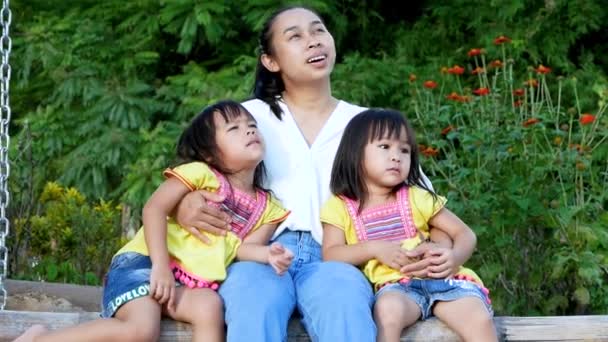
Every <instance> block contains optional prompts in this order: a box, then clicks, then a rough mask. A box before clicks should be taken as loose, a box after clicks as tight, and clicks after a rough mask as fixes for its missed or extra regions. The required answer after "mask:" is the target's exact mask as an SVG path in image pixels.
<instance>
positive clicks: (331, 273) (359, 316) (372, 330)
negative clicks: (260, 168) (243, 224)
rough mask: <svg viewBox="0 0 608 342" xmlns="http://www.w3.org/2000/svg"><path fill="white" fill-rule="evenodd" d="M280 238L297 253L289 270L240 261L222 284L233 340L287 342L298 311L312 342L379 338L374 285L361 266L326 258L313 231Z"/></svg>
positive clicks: (234, 341)
mask: <svg viewBox="0 0 608 342" xmlns="http://www.w3.org/2000/svg"><path fill="white" fill-rule="evenodd" d="M276 241H278V242H280V243H281V244H283V246H285V247H286V248H289V249H290V250H291V251H292V252H293V253H294V259H293V262H292V265H291V267H290V268H289V272H287V273H286V274H284V275H283V276H278V275H277V274H276V273H275V272H274V270H273V269H272V267H270V266H269V265H266V264H260V263H256V262H237V263H235V264H233V265H232V266H230V267H229V268H228V277H227V278H226V281H225V282H224V283H223V284H222V286H221V287H220V289H219V294H220V296H222V298H223V300H224V309H225V310H226V324H227V326H228V333H227V336H226V337H227V341H229V342H236V341H254V342H255V341H260V342H266V341H273V342H274V341H277V342H278V341H286V340H287V324H288V322H289V318H290V317H291V314H292V312H293V310H294V308H296V307H297V308H298V311H299V312H300V314H301V315H302V322H303V324H304V326H305V327H306V330H307V331H308V334H309V335H310V337H311V339H312V341H322V342H324V341H328V342H330V341H331V342H333V341H370V342H372V341H375V340H376V325H375V324H374V320H373V317H372V312H371V307H372V305H373V302H374V295H373V291H372V288H371V286H370V284H369V282H368V281H367V279H366V278H365V277H364V276H363V274H362V273H361V271H359V270H358V269H357V268H356V267H354V266H352V265H349V264H345V263H340V262H323V261H322V259H321V246H320V245H319V244H318V243H317V242H316V241H315V240H314V239H313V238H312V236H311V234H310V233H309V232H300V231H289V230H286V231H285V232H284V233H282V234H281V235H279V236H278V237H277V239H276Z"/></svg>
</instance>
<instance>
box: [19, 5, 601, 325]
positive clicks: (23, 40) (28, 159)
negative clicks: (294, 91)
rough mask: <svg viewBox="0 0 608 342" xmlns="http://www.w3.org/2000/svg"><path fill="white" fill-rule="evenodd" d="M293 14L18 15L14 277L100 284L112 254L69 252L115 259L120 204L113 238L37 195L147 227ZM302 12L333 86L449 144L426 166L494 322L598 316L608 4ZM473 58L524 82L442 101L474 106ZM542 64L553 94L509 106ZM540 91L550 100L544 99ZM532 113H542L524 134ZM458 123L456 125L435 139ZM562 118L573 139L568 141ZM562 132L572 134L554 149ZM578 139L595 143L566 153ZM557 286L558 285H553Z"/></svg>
mask: <svg viewBox="0 0 608 342" xmlns="http://www.w3.org/2000/svg"><path fill="white" fill-rule="evenodd" d="M284 4H294V2H293V1H282V0H256V1H246V2H243V1H240V2H238V1H233V2H225V1H219V0H209V1H193V0H177V1H166V0H162V1H147V0H134V1H126V2H125V1H115V0H112V1H105V2H99V1H92V0H78V1H69V2H48V1H41V0H30V1H21V2H15V3H12V4H11V5H12V6H13V16H14V17H13V26H12V27H11V33H12V36H13V54H12V56H11V63H12V70H13V78H12V81H13V85H12V87H11V92H12V93H11V105H12V109H13V111H12V112H13V117H14V118H15V120H13V125H12V127H11V133H12V134H13V139H12V140H11V141H12V143H13V146H11V153H10V158H11V178H10V188H11V203H10V204H11V206H10V208H9V213H10V215H11V220H12V221H11V222H15V223H14V226H15V231H16V232H17V233H16V235H12V236H11V237H12V238H13V241H12V243H13V245H12V249H11V260H12V261H11V265H12V266H11V268H12V270H13V271H14V273H15V272H16V273H17V274H19V275H20V276H23V277H29V278H36V279H38V278H39V277H43V278H46V279H51V278H54V279H57V280H61V279H66V278H68V279H70V278H71V279H72V280H75V281H83V278H82V275H83V274H85V272H86V271H90V272H92V273H93V274H95V275H96V276H99V275H100V273H99V272H100V271H99V270H100V268H102V267H106V266H107V261H108V260H105V259H104V260H101V259H95V260H96V261H95V263H93V262H91V263H90V264H91V265H94V266H95V267H98V269H87V268H86V267H84V268H83V266H82V265H79V264H78V263H76V260H82V259H70V258H76V257H75V255H73V254H70V253H72V252H70V251H71V250H72V249H75V250H78V249H79V248H80V246H83V244H76V243H75V242H74V241H78V240H77V239H81V238H82V239H85V240H83V241H90V240H86V239H89V238H90V237H86V236H83V237H81V235H78V234H84V233H82V232H80V230H79V228H77V227H82V225H81V224H80V223H78V224H76V223H75V222H77V221H78V222H80V221H81V222H86V224H87V225H92V227H98V228H95V229H98V230H100V231H105V232H107V233H108V234H107V235H106V234H103V237H104V238H105V237H107V239H106V240H104V239H103V238H102V236H101V235H95V236H97V237H98V238H99V239H100V240H99V241H105V242H104V243H107V244H108V246H107V252H103V253H104V254H103V256H102V255H101V254H100V255H89V257H91V258H102V259H103V258H106V257H107V256H108V255H110V254H109V253H111V252H114V251H115V249H116V248H114V250H112V249H110V245H112V246H114V247H116V245H115V242H116V240H117V239H119V236H120V234H121V230H120V228H117V226H118V219H117V217H118V215H119V213H118V211H117V210H115V209H112V210H110V209H107V210H108V212H112V213H113V214H112V215H111V216H112V220H111V221H112V222H114V223H112V224H116V226H114V228H116V230H115V231H111V232H110V228H109V226H108V227H105V228H102V226H100V225H99V224H98V223H92V222H90V219H89V218H86V217H84V216H85V215H93V216H92V217H98V216H95V215H99V213H96V212H95V210H93V209H92V208H93V207H94V206H92V205H91V204H89V202H87V201H85V202H83V204H82V206H83V207H84V208H88V209H86V210H85V211H80V210H81V209H78V210H76V211H73V212H72V210H67V209H66V208H73V207H72V206H73V205H74V204H73V203H72V202H69V201H67V200H59V201H56V202H53V203H55V204H51V202H37V199H38V198H40V196H42V194H43V190H44V189H45V186H46V184H47V182H49V181H55V180H56V181H58V182H60V183H61V184H64V185H65V186H67V187H70V188H71V187H73V188H75V189H78V192H79V193H80V194H82V195H81V196H86V197H88V198H91V199H94V200H95V201H98V200H99V199H102V198H104V199H106V200H108V201H112V202H114V203H121V204H122V207H123V208H124V209H123V214H124V215H126V216H128V217H123V218H122V224H123V225H124V224H125V222H133V221H134V219H135V221H137V218H138V216H139V215H138V213H139V211H140V209H141V207H142V205H143V203H145V201H146V199H147V198H148V196H149V195H150V194H151V193H152V191H153V190H154V189H155V187H156V186H157V185H158V184H159V183H160V181H161V171H162V170H163V169H164V168H166V167H167V166H171V165H172V163H173V162H174V155H175V152H174V151H175V142H176V141H177V138H178V136H179V134H180V132H181V130H182V128H183V127H184V126H185V124H186V123H187V122H188V121H189V120H190V119H191V118H192V117H193V116H194V115H195V114H196V113H197V112H199V111H200V110H201V109H202V107H204V106H205V105H206V104H208V103H210V102H213V101H216V100H218V99H223V98H233V99H236V100H243V99H245V98H247V97H249V96H250V94H251V89H252V84H253V71H254V68H255V65H256V58H255V52H256V49H257V47H258V42H257V39H258V32H259V30H260V29H261V26H262V23H263V21H264V19H265V18H266V17H267V16H268V15H269V14H270V13H271V12H273V11H274V10H275V9H276V8H278V7H280V6H282V5H284ZM305 4H306V5H308V6H311V7H312V8H315V9H316V10H318V12H319V13H320V14H321V15H322V16H323V18H324V20H325V21H326V22H327V24H328V27H329V29H330V31H331V32H332V34H333V36H334V38H335V41H336V45H337V51H338V63H337V65H336V67H335V71H334V74H333V83H332V86H333V91H334V94H335V95H336V96H337V97H339V98H342V99H345V100H348V101H351V102H354V103H357V104H361V105H364V106H379V107H393V108H397V109H400V110H402V111H404V112H406V113H408V116H412V117H415V118H416V119H415V124H416V126H417V128H418V131H419V135H420V136H419V138H420V140H421V142H422V143H423V144H425V145H427V146H431V149H430V150H428V152H429V153H431V154H432V153H433V151H435V149H436V150H437V153H438V156H437V157H436V158H432V159H428V160H425V161H424V167H425V169H426V170H428V172H429V173H431V174H432V176H433V177H432V178H433V183H434V184H435V186H436V188H437V189H438V190H439V191H440V192H442V193H445V194H447V195H448V197H449V198H450V199H452V201H451V202H450V203H451V206H452V207H453V209H454V210H455V211H456V212H457V213H458V214H460V215H461V216H462V217H463V218H464V219H465V220H466V221H467V222H468V223H469V224H470V225H471V226H473V227H474V228H475V230H476V232H477V233H478V235H479V252H478V253H477V254H476V255H475V257H474V260H473V265H474V266H477V269H479V270H480V272H481V274H482V275H483V277H484V279H485V280H486V281H487V282H488V283H489V284H490V287H491V288H493V289H495V292H494V296H493V297H494V299H495V304H496V306H497V308H498V312H499V313H501V314H502V313H504V314H535V313H576V312H587V311H588V312H600V311H601V309H600V308H601V305H604V307H606V303H605V300H604V299H603V298H608V296H606V295H605V293H604V292H605V290H603V289H602V286H597V285H599V284H600V282H599V280H600V279H602V281H605V280H606V270H605V268H602V267H600V266H598V265H606V264H608V263H607V262H606V261H607V260H606V254H605V248H606V239H605V233H603V229H605V227H606V226H607V223H606V215H605V212H606V207H607V202H606V197H605V195H604V194H605V190H606V189H605V184H606V164H605V160H607V159H608V152H607V151H606V148H605V145H606V143H605V140H602V139H603V138H602V137H603V136H604V135H603V134H605V133H604V132H605V127H606V126H605V117H604V118H601V117H600V113H601V112H602V110H600V109H598V110H596V109H597V108H605V104H606V89H607V84H608V82H607V76H606V70H608V57H607V56H608V53H607V52H608V51H606V46H608V41H607V39H608V38H606V37H607V36H606V35H605V31H606V29H607V24H606V23H608V12H607V11H604V10H602V8H603V7H605V6H604V1H603V0H585V1H566V0H547V1H525V0H514V1H506V0H493V1H487V2H480V1H473V0H453V1H445V0H426V1H422V2H416V3H415V4H408V10H407V11H406V12H401V13H400V12H397V11H395V10H394V7H393V6H392V4H390V3H388V2H386V1H379V0H373V1H356V0H341V1H320V0H314V1H307V2H305ZM499 35H509V36H510V37H511V38H512V43H511V44H510V45H509V48H508V50H505V49H503V48H504V45H494V44H493V41H494V39H495V38H496V37H497V36H499ZM476 47H485V51H484V52H485V56H487V57H488V60H487V61H486V62H485V63H486V64H489V63H490V61H491V60H492V61H493V60H495V59H500V60H501V61H502V62H503V63H504V64H505V65H507V66H509V68H510V67H511V66H512V67H513V73H505V72H504V71H505V70H503V71H500V70H499V71H498V74H497V75H498V76H497V77H494V72H495V70H491V71H492V74H491V75H490V74H488V76H487V84H486V85H487V86H489V87H490V88H491V90H492V93H491V94H492V95H491V97H483V98H481V99H478V98H475V99H474V100H473V98H471V99H472V100H473V101H471V102H466V103H461V102H454V101H446V100H445V96H446V95H448V94H450V93H451V92H452V91H455V92H458V94H459V95H466V96H471V95H470V92H471V89H470V88H477V87H479V86H480V85H481V83H479V84H478V83H476V82H481V81H480V79H478V78H477V76H471V75H470V71H471V70H473V69H474V68H475V67H476V66H478V65H481V63H482V62H481V60H480V59H478V60H477V63H478V64H475V63H476V60H475V59H468V58H466V56H465V54H466V52H467V51H469V49H471V48H476ZM507 53H508V56H509V57H508V58H507ZM509 59H510V60H511V61H512V64H509V63H508V62H510V60H509ZM540 63H545V64H546V65H549V66H550V67H552V68H553V71H552V73H551V74H550V75H549V76H548V77H547V79H546V80H544V81H542V87H543V88H542V92H537V91H536V90H535V89H526V96H527V98H526V102H525V103H526V105H525V106H523V107H514V106H513V105H512V103H513V102H514V101H515V100H516V99H511V98H510V95H509V94H511V91H512V90H513V89H516V88H519V87H521V86H522V85H521V82H522V81H524V80H527V79H529V78H531V77H537V76H536V74H535V72H534V71H533V70H528V69H526V67H527V66H528V65H532V66H535V67H536V66H538V65H539V64H540ZM454 64H460V65H463V66H464V67H465V68H466V75H467V76H463V77H461V78H460V81H461V83H460V84H459V85H458V84H457V83H454V82H456V81H455V79H454V77H452V75H447V74H438V72H439V71H440V70H441V69H442V68H446V69H447V68H448V67H451V66H453V65H454ZM444 70H445V69H444ZM509 70H510V69H509ZM507 71H508V70H507ZM412 73H414V74H417V75H418V78H419V80H418V81H417V82H416V84H418V89H417V90H416V91H412V89H413V88H412V85H413V84H410V83H408V81H407V79H408V76H409V75H410V74H412ZM423 75H426V76H428V77H426V78H424V77H423ZM514 75H517V76H514ZM553 75H570V76H573V77H576V81H574V80H573V78H572V77H570V76H569V77H568V78H566V79H562V80H558V79H557V78H554V76H553ZM506 76H509V77H506ZM428 79H435V80H436V81H437V82H438V83H439V84H440V86H439V88H437V89H435V90H433V91H432V92H429V91H425V90H423V89H422V88H421V86H420V84H421V83H422V82H423V81H426V80H428ZM539 80H541V78H539ZM505 82H507V83H505ZM510 82H512V83H510ZM575 82H576V87H574V86H575V84H574V83H575ZM574 89H577V92H578V93H576V94H575V92H574ZM543 94H545V95H546V94H551V98H550V101H549V99H548V98H547V97H543V96H545V95H543ZM532 95H534V96H535V98H534V99H533V100H532V99H531V96H532ZM536 96H540V97H539V98H536ZM558 103H560V105H558ZM583 112H589V113H592V114H595V115H597V117H598V120H597V121H596V123H595V124H594V125H592V126H584V127H583V126H577V125H578V121H577V119H578V115H579V114H580V113H583ZM416 114H417V116H416ZM530 117H534V118H538V119H541V120H542V121H541V123H540V124H536V125H532V126H530V127H525V128H524V127H522V121H524V120H527V119H528V118H530ZM448 125H453V126H455V127H457V129H456V130H454V131H452V132H449V133H448V134H447V135H445V136H444V135H440V134H439V132H440V131H441V130H442V129H444V128H446V127H447V126H448ZM563 125H568V130H562V129H560V128H561V127H562V126H563ZM507 128H508V129H507ZM583 135H584V137H583ZM558 137H559V138H561V139H562V140H561V143H560V144H557V145H556V144H555V143H554V141H555V139H557V138H558ZM592 137H593V139H594V140H593V141H591V140H589V139H592ZM515 142H518V143H517V144H516V143H515ZM600 143H602V144H600ZM570 144H578V145H580V146H587V147H586V148H588V149H586V150H585V149H583V150H581V151H578V150H576V149H574V150H573V149H569V148H568V146H569V145H570ZM482 147H484V148H482ZM558 161H559V162H558ZM602 161H604V164H602ZM577 163H578V165H579V168H576V165H577ZM572 165H575V167H574V168H573V167H572ZM602 165H603V166H602ZM62 189H63V188H62ZM63 191H67V190H65V189H64V190H63ZM66 193H67V192H66ZM545 201H547V202H548V203H549V204H548V208H547V205H546V203H545ZM58 203H61V204H58ZM95 203H98V202H95ZM99 203H102V202H99ZM61 208H63V209H61ZM73 209H75V208H73ZM82 210H84V209H82ZM69 215H72V216H69ZM74 215H81V216H82V217H80V216H78V217H79V218H78V220H76V219H75V218H74V217H75V216H74ZM108 215H109V214H108ZM113 215H115V216H113ZM55 216H57V217H55ZM61 217H62V219H64V220H66V221H64V222H61V219H60V218H61ZM69 217H72V218H71V219H70V220H72V221H69V220H68V218H69ZM42 218H45V219H44V220H42ZM98 218H99V217H98ZM45 220H46V221H45ZM75 220H76V221H75ZM106 223H107V224H108V225H110V223H109V221H107V222H106ZM95 224H97V225H95ZM133 225H135V226H137V225H138V224H137V223H133ZM60 226H61V227H64V228H65V227H70V230H67V231H63V230H60V229H59V228H58V227H60ZM49 227H54V228H52V229H55V230H56V235H52V236H53V237H54V238H55V239H56V241H55V243H56V244H58V245H55V248H56V249H52V248H51V247H50V245H48V243H47V244H46V245H45V244H44V243H42V242H41V241H42V240H40V239H42V238H43V237H44V236H47V235H44V234H47V233H43V232H39V230H42V231H44V230H49V229H50V228H49ZM122 228H123V229H122V231H123V232H124V231H126V230H127V229H125V227H122ZM62 229H63V228H62ZM66 232H70V234H67V233H66ZM91 234H93V235H94V234H97V233H91ZM34 238H36V239H38V240H35V241H36V242H35V244H32V245H30V244H29V242H30V239H34ZM564 241H565V242H564ZM32 243H34V242H33V240H32ZM57 246H59V247H57ZM34 247H35V248H34ZM32 248H33V249H32ZM64 248H65V249H68V250H65V251H64V250H63V249H64ZM104 248H105V247H104ZM105 250H106V249H104V251H105ZM21 252H23V253H26V254H25V255H30V254H31V255H32V256H31V257H28V258H30V259H28V260H29V261H32V260H33V261H36V262H37V265H38V266H36V268H35V270H34V271H31V272H29V271H27V270H28V268H27V267H26V266H25V265H23V264H19V263H18V260H17V258H16V255H17V254H18V253H21ZM73 252H74V253H75V251H73ZM66 253H67V254H66ZM78 253H81V254H80V255H81V256H82V255H84V254H86V251H85V252H83V251H80V252H78ZM83 253H84V254H83ZM34 256H37V257H36V258H38V259H35V258H34ZM33 258H34V259H33ZM29 261H28V262H29ZM33 261H32V262H33ZM66 263H67V264H66ZM505 265H514V266H512V267H509V268H508V269H507V268H506V267H505ZM24 267H26V268H24ZM28 267H29V266H28ZM71 270H76V275H74V274H73V273H71V272H72V271H71ZM28 272H29V273H28ZM89 278H90V277H89ZM87 281H90V279H89V280H87ZM549 284H556V285H555V288H554V289H553V290H550V289H548V288H549ZM601 284H604V283H603V282H601ZM604 287H605V285H604ZM513 298H516V299H515V300H513ZM602 303H603V304H602Z"/></svg>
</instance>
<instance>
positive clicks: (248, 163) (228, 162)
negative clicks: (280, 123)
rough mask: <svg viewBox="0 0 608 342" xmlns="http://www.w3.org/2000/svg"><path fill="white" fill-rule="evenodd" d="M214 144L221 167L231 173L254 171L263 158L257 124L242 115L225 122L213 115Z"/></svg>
mask: <svg viewBox="0 0 608 342" xmlns="http://www.w3.org/2000/svg"><path fill="white" fill-rule="evenodd" d="M213 121H214V125H215V142H216V144H217V147H218V150H219V153H220V159H221V163H220V164H221V165H223V167H225V168H226V169H228V170H229V171H231V172H238V171H241V170H244V169H255V167H256V166H257V165H258V164H259V163H260V162H261V161H262V159H263V158H264V149H265V146H264V139H263V138H262V135H261V134H260V132H259V131H258V127H257V123H256V122H255V120H254V119H253V118H252V117H250V116H249V115H247V114H245V113H243V114H242V115H240V116H238V117H237V118H235V119H232V120H229V121H226V120H224V118H223V117H222V116H221V115H220V114H218V113H215V114H214V116H213Z"/></svg>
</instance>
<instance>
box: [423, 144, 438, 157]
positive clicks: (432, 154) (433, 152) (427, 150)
mask: <svg viewBox="0 0 608 342" xmlns="http://www.w3.org/2000/svg"><path fill="white" fill-rule="evenodd" d="M421 152H422V154H423V155H425V156H427V157H435V156H437V155H439V150H438V149H436V148H432V147H431V146H428V147H427V148H425V149H424V150H422V151H421Z"/></svg>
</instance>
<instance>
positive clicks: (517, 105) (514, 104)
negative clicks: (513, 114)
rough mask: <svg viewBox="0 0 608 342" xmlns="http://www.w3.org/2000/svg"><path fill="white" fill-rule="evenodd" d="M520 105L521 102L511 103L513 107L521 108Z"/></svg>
mask: <svg viewBox="0 0 608 342" xmlns="http://www.w3.org/2000/svg"><path fill="white" fill-rule="evenodd" d="M522 103H523V102H522V101H521V100H517V101H515V102H513V107H521V105H522Z"/></svg>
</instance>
